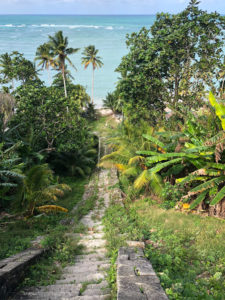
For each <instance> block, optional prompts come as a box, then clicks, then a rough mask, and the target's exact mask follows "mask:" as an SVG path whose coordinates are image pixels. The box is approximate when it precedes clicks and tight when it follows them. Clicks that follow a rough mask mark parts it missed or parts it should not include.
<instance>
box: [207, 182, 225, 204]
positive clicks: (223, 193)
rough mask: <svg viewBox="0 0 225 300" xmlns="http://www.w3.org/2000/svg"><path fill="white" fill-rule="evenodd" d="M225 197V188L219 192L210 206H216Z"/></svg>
mask: <svg viewBox="0 0 225 300" xmlns="http://www.w3.org/2000/svg"><path fill="white" fill-rule="evenodd" d="M224 197H225V186H224V187H223V188H222V189H221V190H220V191H219V193H218V194H217V195H216V197H215V198H214V199H213V200H212V202H211V203H210V205H216V204H217V203H219V202H220V201H221V200H222V199H223V198H224Z"/></svg>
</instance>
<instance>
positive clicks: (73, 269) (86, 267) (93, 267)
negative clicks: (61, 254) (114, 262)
mask: <svg viewBox="0 0 225 300" xmlns="http://www.w3.org/2000/svg"><path fill="white" fill-rule="evenodd" d="M109 268H110V264H104V263H100V264H97V263H96V262H91V263H90V264H84V263H82V264H81V263H79V264H76V265H74V266H69V267H66V268H65V269H64V270H63V274H73V273H74V274H77V273H84V272H86V273H90V272H97V271H99V270H107V269H109Z"/></svg>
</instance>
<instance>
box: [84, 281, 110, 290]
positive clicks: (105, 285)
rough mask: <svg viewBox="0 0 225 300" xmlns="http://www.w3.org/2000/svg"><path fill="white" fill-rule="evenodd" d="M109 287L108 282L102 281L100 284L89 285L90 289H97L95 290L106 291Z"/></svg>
mask: <svg viewBox="0 0 225 300" xmlns="http://www.w3.org/2000/svg"><path fill="white" fill-rule="evenodd" d="M108 286H109V284H108V282H107V281H106V280H102V281H101V282H100V283H92V284H89V285H88V287H87V288H88V289H95V288H100V289H105V288H107V287H108Z"/></svg>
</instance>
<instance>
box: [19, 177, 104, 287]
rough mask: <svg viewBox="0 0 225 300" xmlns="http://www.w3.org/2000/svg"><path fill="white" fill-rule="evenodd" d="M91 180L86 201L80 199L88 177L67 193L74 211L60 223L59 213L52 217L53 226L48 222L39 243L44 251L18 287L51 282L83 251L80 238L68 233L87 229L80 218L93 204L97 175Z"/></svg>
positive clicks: (68, 203)
mask: <svg viewBox="0 0 225 300" xmlns="http://www.w3.org/2000/svg"><path fill="white" fill-rule="evenodd" d="M92 179H93V180H94V186H93V190H92V195H91V196H90V197H89V198H88V199H86V200H85V201H81V200H82V196H83V192H84V183H86V182H87V180H80V182H79V183H78V182H77V184H74V189H73V195H72V196H71V195H70V197H68V198H67V199H65V200H66V202H67V203H66V204H67V207H68V208H69V209H70V210H71V209H72V208H73V207H74V206H76V205H77V206H76V210H74V211H72V212H70V213H69V214H68V215H67V216H65V215H64V218H63V222H62V223H60V216H53V217H52V218H53V219H54V223H55V224H54V226H52V225H53V224H51V227H47V228H48V230H47V232H44V233H45V234H46V236H45V238H44V240H43V241H42V243H41V244H42V246H43V247H45V248H46V249H47V251H46V253H45V254H44V256H43V257H42V258H41V259H39V261H38V262H37V263H36V264H34V265H32V266H31V267H30V268H29V270H28V272H27V273H26V277H25V278H24V280H23V282H22V283H21V285H20V286H19V287H18V289H20V288H21V287H24V286H37V285H50V284H53V283H54V282H55V281H56V280H57V279H59V278H60V276H61V274H62V269H63V268H64V267H65V266H66V265H68V264H70V263H74V261H75V259H76V255H78V254H81V253H82V250H83V248H82V246H80V245H78V241H79V238H77V239H74V238H73V237H70V236H69V233H84V232H85V231H86V230H87V228H86V227H85V226H84V225H83V224H82V223H80V222H79V221H80V219H81V218H82V217H83V216H84V215H86V214H87V213H88V212H89V211H90V210H92V209H93V208H94V207H95V204H96V200H97V193H98V190H97V182H98V178H97V176H96V175H95V174H94V175H93V176H92ZM70 181H71V179H70ZM61 219H62V217H61ZM63 224H64V225H63ZM48 226H49V224H48Z"/></svg>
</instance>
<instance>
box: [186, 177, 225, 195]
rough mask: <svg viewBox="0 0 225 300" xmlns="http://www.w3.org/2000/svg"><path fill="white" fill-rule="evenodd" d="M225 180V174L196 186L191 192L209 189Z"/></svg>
mask: <svg viewBox="0 0 225 300" xmlns="http://www.w3.org/2000/svg"><path fill="white" fill-rule="evenodd" d="M224 180H225V176H220V177H217V178H213V179H211V180H209V181H207V182H204V183H202V184H200V185H198V186H196V187H195V188H194V189H192V190H191V192H198V191H201V190H206V189H209V188H211V187H213V186H214V184H218V183H220V182H223V181H224Z"/></svg>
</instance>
